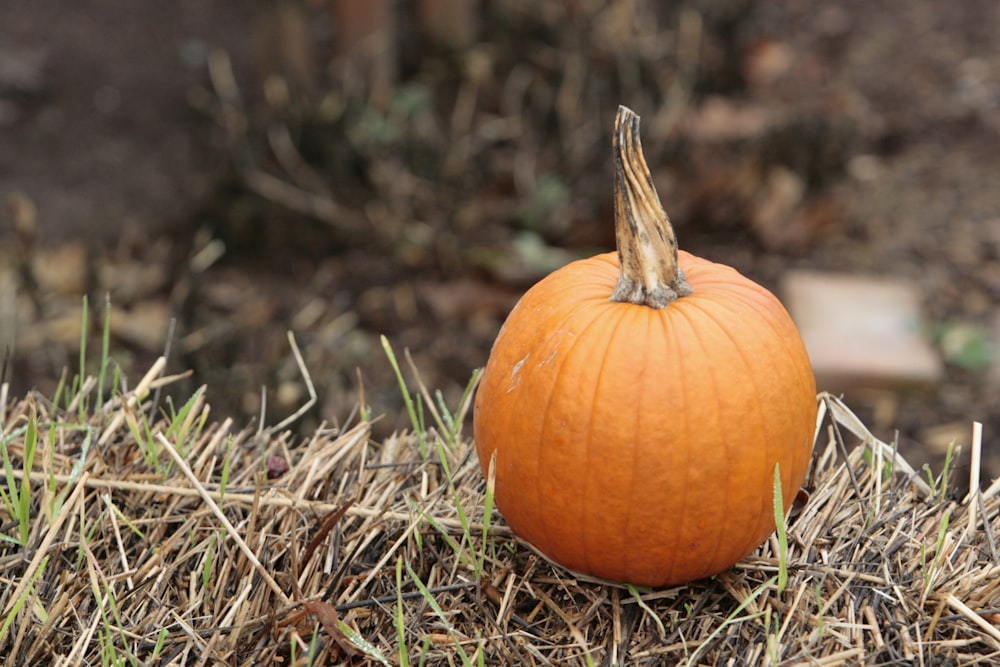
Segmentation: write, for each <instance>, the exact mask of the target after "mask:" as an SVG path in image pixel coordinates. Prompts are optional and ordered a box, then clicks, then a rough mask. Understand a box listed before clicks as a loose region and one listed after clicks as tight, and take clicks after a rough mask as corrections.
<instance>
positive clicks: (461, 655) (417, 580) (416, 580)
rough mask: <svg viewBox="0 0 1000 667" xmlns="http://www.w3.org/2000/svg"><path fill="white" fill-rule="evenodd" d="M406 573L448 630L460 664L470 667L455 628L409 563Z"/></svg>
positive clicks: (470, 659)
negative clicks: (460, 661)
mask: <svg viewBox="0 0 1000 667" xmlns="http://www.w3.org/2000/svg"><path fill="white" fill-rule="evenodd" d="M406 573H407V574H408V575H409V577H410V580H411V581H413V585H414V586H416V587H417V590H419V591H420V595H422V596H423V598H424V600H425V601H426V602H427V604H428V606H430V608H431V609H432V610H433V611H434V613H435V614H436V615H437V617H438V619H440V621H441V623H442V624H444V627H445V628H446V629H447V630H448V635H449V636H450V637H451V640H452V641H453V642H454V643H455V648H457V649H458V657H459V658H461V659H462V664H463V665H465V666H466V667H472V658H470V657H469V654H468V653H466V652H465V649H464V648H462V644H461V643H460V642H459V641H458V637H456V636H455V628H454V626H453V625H452V624H451V621H449V620H448V616H447V615H446V614H445V613H444V610H443V609H441V605H440V604H438V601H437V600H436V599H434V595H433V594H432V593H431V592H430V590H429V589H428V588H427V586H425V585H424V582H422V581H421V580H420V577H418V576H417V573H416V572H414V571H413V568H411V567H410V564H409V563H407V564H406Z"/></svg>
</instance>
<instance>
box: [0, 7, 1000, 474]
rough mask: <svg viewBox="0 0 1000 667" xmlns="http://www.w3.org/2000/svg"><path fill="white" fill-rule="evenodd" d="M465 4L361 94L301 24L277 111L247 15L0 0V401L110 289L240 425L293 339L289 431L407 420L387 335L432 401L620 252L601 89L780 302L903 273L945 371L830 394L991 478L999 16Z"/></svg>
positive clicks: (688, 234) (698, 249) (994, 12)
mask: <svg viewBox="0 0 1000 667" xmlns="http://www.w3.org/2000/svg"><path fill="white" fill-rule="evenodd" d="M314 4H319V3H314ZM400 4H401V6H407V7H409V6H410V4H411V3H405V2H404V3H400ZM480 4H481V14H480V24H479V26H478V33H479V39H478V40H477V42H476V43H475V44H473V45H472V46H471V47H469V48H466V49H461V50H459V51H455V50H449V49H447V48H444V47H442V46H441V45H439V44H435V43H434V42H433V40H432V39H430V38H429V37H427V36H426V35H421V34H416V35H413V34H409V33H405V34H401V36H400V44H401V47H400V50H399V54H400V55H399V67H398V75H397V78H396V87H395V88H394V90H393V94H392V98H391V101H390V102H388V103H382V104H379V103H376V102H375V101H373V98H372V91H371V90H368V89H366V87H365V84H364V81H363V77H361V79H362V81H361V83H359V82H358V76H357V73H354V74H353V75H352V73H351V72H350V70H349V69H347V68H345V66H344V63H343V61H341V60H338V59H337V58H335V57H334V55H333V54H334V52H335V45H336V40H337V39H338V35H337V33H336V25H335V24H331V22H330V18H329V15H328V14H327V13H326V12H325V11H323V10H322V9H321V8H317V7H312V6H311V7H310V9H308V10H307V11H306V13H305V17H306V18H307V23H306V25H307V26H308V28H309V32H308V33H307V34H308V37H309V39H310V40H311V46H312V47H313V50H312V51H311V52H310V54H311V56H312V57H314V58H315V62H316V64H317V67H316V69H315V80H313V81H312V82H301V81H300V82H299V83H302V84H308V85H302V86H300V87H301V88H305V89H309V88H313V89H312V90H306V91H305V92H301V93H300V92H297V91H296V89H295V86H291V88H290V90H291V91H292V92H291V93H289V94H288V95H285V94H284V93H283V92H282V91H284V90H286V89H284V88H281V86H278V87H275V86H274V80H273V79H272V80H271V82H270V83H271V87H270V88H269V87H268V86H266V85H264V84H263V83H262V78H261V76H260V73H261V71H262V70H264V69H266V67H265V66H264V65H267V64H271V65H273V63H265V64H264V65H262V63H261V57H260V56H259V54H260V53H261V52H262V50H261V48H259V47H260V44H261V40H262V35H263V34H265V33H268V29H267V28H262V27H261V23H260V21H259V20H257V19H259V16H255V15H254V11H262V10H261V9H260V8H261V7H262V6H263V3H258V4H257V5H251V4H250V3H245V2H242V1H239V0H220V1H218V2H213V3H204V2H196V1H195V0H178V1H173V0H171V1H167V0H156V1H151V2H145V3H141V4H137V3H130V2H125V1H123V0H80V1H79V2H74V3H63V2H58V1H57V0H30V1H29V0H15V1H14V2H13V3H12V5H11V6H8V7H7V9H6V11H5V18H4V21H2V22H0V194H2V195H3V196H4V197H12V196H13V197H14V199H13V200H12V202H13V203H12V204H11V207H9V209H8V215H7V216H6V217H5V219H4V225H3V227H2V232H0V234H2V236H0V239H2V242H3V246H2V248H0V257H2V259H3V261H4V263H5V266H6V269H7V272H6V276H7V277H6V278H5V279H4V280H5V284H0V292H3V293H4V294H6V296H3V295H0V315H4V316H5V317H6V320H3V322H4V323H3V324H2V326H0V341H6V343H5V344H7V345H11V344H12V343H13V346H12V349H13V350H14V355H13V363H12V364H11V365H10V368H9V369H8V371H7V372H8V376H9V378H10V379H11V380H12V381H13V383H14V387H15V388H16V389H17V390H18V391H24V390H26V389H27V388H29V387H32V386H34V387H38V388H39V389H41V390H42V391H51V390H52V387H54V385H55V382H56V381H57V380H58V378H59V377H60V374H61V372H62V371H63V369H64V368H67V367H68V368H69V369H70V372H73V371H74V369H76V368H77V367H78V365H77V364H78V362H77V361H76V354H77V353H76V351H75V350H74V346H76V345H77V343H78V341H79V322H80V321H81V320H80V317H81V309H80V302H79V297H80V295H81V294H83V293H87V294H89V295H90V303H91V306H92V309H91V310H92V312H91V323H92V324H93V326H92V327H91V342H92V346H93V344H94V343H93V340H94V338H93V337H94V336H95V335H97V333H98V332H99V331H100V323H101V317H102V316H103V312H104V308H103V304H104V300H105V295H107V296H108V297H109V298H110V301H111V304H112V313H113V318H112V332H113V341H112V349H114V350H116V351H120V352H119V353H118V355H117V358H118V360H119V362H120V363H122V365H123V366H124V367H125V368H126V369H135V368H137V367H138V368H139V369H140V370H138V371H136V372H134V373H132V375H133V377H138V375H141V372H142V370H144V365H148V363H149V362H150V361H151V360H152V358H154V357H155V356H156V355H158V354H160V353H162V351H163V349H164V346H165V344H166V341H167V339H168V336H167V331H168V326H169V322H170V321H171V319H172V318H173V319H174V321H175V325H174V328H173V335H172V336H171V337H170V338H169V340H170V342H171V346H170V367H171V370H172V371H175V372H180V371H183V370H186V369H190V370H192V371H193V376H192V379H191V382H190V385H191V386H192V387H193V386H196V385H200V384H207V385H208V386H209V391H210V394H211V395H212V396H213V404H214V405H216V406H217V407H219V408H221V409H222V410H225V411H227V412H228V413H229V414H232V415H235V416H236V417H237V419H238V421H244V422H249V421H250V420H251V419H253V418H254V415H255V414H256V413H257V412H258V411H259V410H260V409H261V398H260V388H261V387H262V386H264V387H267V388H268V398H267V414H268V416H269V418H275V419H276V418H278V417H280V416H282V415H285V414H288V413H289V412H290V411H292V410H293V409H294V406H295V405H297V404H298V402H300V401H301V400H302V398H303V390H302V389H301V383H300V382H299V378H298V375H297V372H296V368H295V364H294V361H293V360H292V357H291V355H290V353H289V349H288V342H287V338H286V332H287V331H288V330H292V331H294V332H295V334H296V336H297V340H298V342H299V344H300V345H301V346H302V348H303V353H304V355H305V357H306V361H307V365H308V367H309V368H310V371H311V373H312V375H313V379H314V381H315V382H316V385H317V389H318V390H319V394H320V401H321V403H320V406H319V408H318V410H316V411H315V412H314V413H313V417H312V418H311V419H312V420H313V421H309V420H307V421H306V422H305V423H304V427H308V426H310V425H315V420H319V419H323V420H327V421H334V422H337V421H340V420H343V419H345V418H346V416H347V414H349V413H350V411H351V410H352V409H353V408H354V407H355V406H356V405H357V403H358V401H359V400H363V401H364V402H365V403H366V404H370V405H371V406H372V408H373V409H374V411H375V412H376V413H381V412H384V413H386V414H387V417H386V418H385V419H384V420H383V422H382V423H381V425H380V428H382V429H383V430H384V432H388V431H390V430H391V429H393V428H397V427H401V426H403V425H405V423H406V421H405V418H403V417H400V418H398V419H397V418H396V417H395V415H397V414H399V415H401V414H402V411H401V410H399V407H400V401H399V396H398V391H397V390H396V389H395V388H394V379H393V377H392V374H391V371H390V369H389V367H388V364H387V363H386V361H385V357H384V355H383V352H382V348H381V345H380V342H379V338H378V336H379V335H380V334H383V333H384V334H385V335H387V336H388V337H389V339H390V341H391V342H392V344H393V346H394V347H395V349H396V350H397V352H400V353H401V352H402V350H403V349H404V348H408V349H409V350H411V352H412V355H413V359H414V362H415V364H416V366H417V367H419V368H420V370H421V372H422V374H423V376H424V379H425V381H426V382H427V383H428V384H429V385H430V386H433V387H440V388H441V389H442V392H443V396H444V398H445V400H446V401H449V402H451V403H452V404H453V402H454V401H455V400H456V397H457V396H458V395H459V394H460V393H461V390H462V388H463V387H464V384H465V382H466V381H467V379H468V377H469V375H470V373H471V370H472V369H473V368H475V367H478V366H481V365H482V364H484V363H485V360H486V355H487V353H488V350H489V345H490V343H491V342H492V340H493V338H494V336H495V335H496V331H497V329H498V328H499V326H500V323H501V322H502V319H503V316H504V315H505V314H506V312H507V310H508V309H509V308H510V307H511V305H512V304H513V303H514V301H515V300H516V298H517V296H518V294H520V293H521V292H522V291H523V290H524V289H525V288H526V287H527V286H528V285H530V284H531V283H532V282H533V281H534V280H535V279H537V278H538V277H540V276H541V275H543V274H544V273H545V272H547V271H548V270H550V269H551V268H554V267H555V266H558V265H559V264H561V263H563V262H565V261H566V260H567V259H570V258H572V257H576V256H581V255H587V254H591V253H593V252H595V251H597V250H601V251H604V250H608V249H611V248H612V247H613V237H612V234H611V226H610V220H611V218H610V210H611V209H610V203H611V202H610V189H611V181H610V168H611V165H610V160H609V159H608V158H609V156H610V150H609V148H608V146H609V139H608V137H609V132H610V126H611V119H612V117H613V114H614V111H615V108H616V106H617V104H618V103H626V104H628V105H629V106H631V107H633V108H635V109H636V110H637V111H638V112H639V113H640V115H642V116H643V123H644V129H645V131H646V135H645V137H644V141H645V148H646V154H647V158H648V160H649V162H650V163H651V164H652V165H655V166H654V171H655V173H654V177H655V178H656V180H657V183H658V187H659V188H660V194H661V197H662V198H663V200H664V203H665V204H666V206H667V209H668V210H669V211H670V213H671V216H672V218H673V219H674V221H675V224H676V227H677V231H678V235H679V237H680V241H681V244H682V246H683V247H685V248H686V249H688V250H690V251H692V252H694V253H696V254H699V255H703V256H707V257H710V258H711V259H713V260H715V261H721V262H724V263H728V264H731V265H733V266H735V267H736V268H738V269H739V270H740V271H741V272H743V273H745V274H747V275H749V276H751V277H753V278H754V279H755V280H758V281H759V282H762V283H763V284H765V285H768V286H771V287H776V286H777V285H778V283H779V280H780V277H781V275H782V272H783V271H784V270H786V269H787V268H790V267H803V268H804V267H810V268H816V269H831V270H841V271H851V272H865V273H875V274H880V275H892V276H901V277H905V278H909V279H912V280H914V281H916V282H917V284H918V285H919V286H920V289H921V293H922V295H923V299H924V301H923V307H924V312H925V315H926V318H927V327H928V331H929V332H930V333H931V335H932V336H933V337H934V340H935V341H936V343H937V344H938V345H939V349H940V350H941V353H942V355H943V357H944V358H945V360H946V362H947V378H946V380H945V381H944V382H943V383H942V384H941V385H940V386H938V387H936V388H933V389H931V390H926V391H920V392H912V391H891V392H886V391H881V390H880V391H870V390H861V389H859V390H858V391H856V392H853V393H851V392H848V394H847V395H846V400H847V402H848V403H849V404H851V405H852V406H853V407H855V408H856V409H858V411H859V412H860V413H861V414H863V415H865V416H866V418H867V419H868V421H869V423H870V424H871V425H872V426H873V427H874V428H875V429H876V430H877V432H879V433H880V435H883V436H887V437H891V435H892V432H893V430H895V429H898V430H899V432H900V443H901V447H902V448H904V449H905V450H907V451H908V452H912V453H913V455H912V458H914V459H915V460H916V462H917V463H920V462H923V461H934V462H935V465H938V464H939V462H940V460H941V457H942V454H943V450H944V447H945V446H946V445H947V443H948V442H949V441H951V440H952V439H953V438H958V439H959V440H960V441H965V442H967V440H968V433H969V430H970V422H971V420H973V419H977V420H980V421H983V422H984V423H985V425H986V434H987V435H986V446H987V448H988V449H987V453H988V458H989V460H990V465H991V466H992V467H991V468H990V470H991V472H992V474H993V475H996V474H1000V451H998V449H1000V447H998V445H997V442H998V441H997V438H996V435H995V434H996V433H997V432H998V431H1000V404H998V402H997V400H996V398H995V395H996V390H997V386H998V384H1000V383H998V382H997V381H996V379H995V378H994V379H993V380H991V379H990V370H989V369H990V359H989V355H988V353H989V348H988V342H989V333H988V332H989V327H990V326H991V323H992V322H993V320H995V319H996V318H997V312H998V303H1000V189H998V188H996V187H995V184H994V181H995V174H997V173H1000V151H997V150H996V146H997V145H998V138H1000V137H998V131H1000V44H998V43H997V42H996V40H995V30H994V27H995V26H996V25H997V23H998V21H1000V6H998V5H996V4H995V3H992V2H988V1H986V0H980V1H970V2H964V3H959V4H949V5H945V4H943V3H937V2H933V1H932V0H918V1H915V2H909V3H905V4H902V3H898V4H896V5H893V7H892V8H891V9H890V8H889V7H888V6H886V5H879V4H873V3H865V2H860V1H852V2H842V3H837V4H836V5H835V6H832V5H829V4H828V3H820V2H797V1H792V0H781V1H779V2H772V3H760V4H758V3H752V2H738V1H735V0H716V1H714V2H712V1H708V0H704V1H701V2H688V3H662V6H660V5H656V6H655V8H654V7H653V6H651V3H643V2H635V3H632V2H556V1H555V0H552V1H550V2H543V3H525V2H519V1H517V0H506V1H501V0H494V1H492V2H482V3H480ZM255 21H256V22H255ZM289 39H290V38H289ZM255 54H257V55H255ZM223 56H225V57H223ZM345 72H346V73H345ZM229 73H231V74H232V81H231V83H232V84H234V85H229V79H228V78H227V75H228V74H229ZM293 78H294V77H293ZM292 83H295V82H294V81H293V82H292ZM276 100H277V101H276ZM33 210H34V211H35V212H34V213H33V212H32V211H33ZM32 220H34V221H35V222H36V226H35V227H34V228H33V229H34V231H33V232H32V231H31V229H27V230H25V229H24V226H25V225H27V226H28V227H31V225H30V224H29V223H30V222H31V221H32ZM18 224H21V226H22V229H21V231H20V232H18V231H17V230H18ZM15 286H16V290H15ZM4 290H6V291H5V292H4ZM15 292H16V294H17V296H13V295H14V294H15ZM4 304H6V306H5V305H4ZM3 308H6V310H2V309H3ZM12 322H15V323H16V324H13V325H12V324H11V323H12ZM91 356H92V357H93V354H92V355H91ZM994 363H995V362H994ZM133 381H134V380H133Z"/></svg>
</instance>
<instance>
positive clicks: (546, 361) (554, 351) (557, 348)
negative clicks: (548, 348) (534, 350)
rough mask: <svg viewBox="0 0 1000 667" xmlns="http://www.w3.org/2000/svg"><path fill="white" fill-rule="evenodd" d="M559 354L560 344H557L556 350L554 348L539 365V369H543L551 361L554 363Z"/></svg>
mask: <svg viewBox="0 0 1000 667" xmlns="http://www.w3.org/2000/svg"><path fill="white" fill-rule="evenodd" d="M557 354H559V345H558V344H556V346H555V347H554V348H552V352H550V353H549V356H547V357H545V359H544V360H542V363H540V364H538V367H539V368H541V367H542V366H544V365H545V364H547V363H549V362H550V361H552V360H553V359H555V358H556V355H557ZM525 359H527V357H525Z"/></svg>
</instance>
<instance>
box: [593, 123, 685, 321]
mask: <svg viewBox="0 0 1000 667" xmlns="http://www.w3.org/2000/svg"><path fill="white" fill-rule="evenodd" d="M612 143H613V147H614V154H615V156H614V157H615V238H616V240H617V242H618V265H619V267H620V268H621V275H620V276H619V278H618V284H617V285H615V291H614V293H612V295H611V300H612V301H618V302H621V303H634V304H641V305H645V306H649V307H650V308H663V307H664V306H667V305H669V304H670V303H671V302H673V301H676V300H677V299H678V298H680V297H682V296H687V295H688V294H690V293H691V292H692V289H691V286H690V285H688V283H687V281H686V280H685V278H684V272H683V271H682V270H681V268H680V266H679V265H678V264H677V237H676V236H674V228H673V227H672V226H671V225H670V220H669V219H668V218H667V212H666V211H665V210H663V204H661V203H660V196H659V195H657V194H656V188H655V187H654V186H653V177H652V176H650V174H649V167H648V166H646V158H645V157H643V154H642V144H641V143H640V141H639V116H637V115H636V114H635V112H633V111H632V110H631V109H629V108H627V107H623V106H620V107H618V114H617V115H616V116H615V134H614V139H613V141H612Z"/></svg>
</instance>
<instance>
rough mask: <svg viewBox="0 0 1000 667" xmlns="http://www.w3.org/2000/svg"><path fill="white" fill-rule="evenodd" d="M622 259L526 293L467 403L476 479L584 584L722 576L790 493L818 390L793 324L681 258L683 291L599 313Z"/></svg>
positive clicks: (762, 295) (601, 260) (743, 288)
mask: <svg viewBox="0 0 1000 667" xmlns="http://www.w3.org/2000/svg"><path fill="white" fill-rule="evenodd" d="M617 260H618V258H617V255H616V253H613V252H612V253H607V254H603V255H598V256H596V257H592V258H590V259H585V260H581V261H577V262H573V263H571V264H568V265H567V266H565V267H563V268H562V269H559V270H557V271H555V272H554V273H552V274H550V275H549V276H548V277H546V278H544V279H543V280H542V281H540V282H539V283H537V284H536V285H535V286H534V287H532V288H531V289H530V290H529V291H528V292H527V293H526V294H525V295H524V296H523V297H522V298H521V300H520V301H519V302H518V304H517V305H516V306H515V308H514V309H513V311H512V312H511V313H510V315H509V316H508V318H507V321H506V322H505V324H504V326H503V328H502V329H501V331H500V334H499V336H498V337H497V340H496V342H495V343H494V346H493V350H492V352H491V354H490V358H489V362H488V363H487V365H486V369H485V371H484V373H483V376H482V380H481V383H480V386H479V389H478V393H477V395H476V402H475V409H474V435H475V443H476V448H477V453H478V455H479V460H480V463H481V465H482V467H483V470H484V474H485V473H486V472H487V468H488V466H489V463H490V460H491V457H492V456H493V455H494V453H495V454H496V466H495V475H496V480H495V487H494V488H495V502H496V506H497V508H498V509H499V510H500V512H501V513H502V515H503V516H504V518H505V519H506V521H507V523H508V525H509V526H510V527H511V529H512V530H513V531H514V532H515V533H516V534H517V535H518V536H519V537H521V538H522V539H524V540H526V541H527V542H529V543H530V544H532V545H534V546H535V547H536V548H537V549H538V550H539V551H541V552H542V553H543V554H544V555H546V556H547V557H548V558H550V559H551V560H553V561H555V562H557V563H559V564H561V565H563V566H565V567H567V568H569V569H571V570H574V571H577V572H580V573H583V574H587V575H591V576H594V577H599V578H603V579H610V580H614V581H621V582H629V583H633V584H638V585H644V586H663V585H670V584H681V583H687V582H690V581H694V580H696V579H700V578H703V577H706V576H709V575H713V574H716V573H718V572H721V571H723V570H725V569H727V568H729V567H730V566H732V565H733V564H735V563H736V562H737V561H739V560H740V559H741V558H743V557H745V556H746V555H747V554H749V553H750V552H751V551H752V550H753V549H755V548H756V547H757V546H758V545H760V544H761V542H763V541H764V540H765V539H766V538H767V536H768V535H769V534H770V533H771V532H773V531H774V529H775V525H774V506H773V499H772V497H773V488H774V467H775V464H778V465H779V466H780V474H781V489H782V497H783V498H784V502H785V510H787V509H788V506H789V505H790V504H791V502H792V500H793V499H794V497H795V494H796V491H797V490H798V488H799V486H800V485H801V484H802V482H803V480H804V478H805V475H806V470H807V468H808V465H809V458H810V453H811V450H812V442H813V436H814V430H815V427H816V412H817V404H816V386H815V379H814V376H813V373H812V369H811V366H810V363H809V358H808V355H807V353H806V350H805V346H804V345H803V343H802V339H801V337H800V336H799V333H798V330H797V329H796V327H795V325H794V323H793V322H792V320H791V317H790V316H789V315H788V313H787V312H786V311H785V309H784V307H783V306H782V305H781V303H780V302H779V301H778V300H777V299H776V298H775V297H774V296H773V295H772V294H771V293H770V292H768V291H767V290H766V289H764V288H763V287H761V286H759V285H757V284H756V283H754V282H752V281H751V280H749V279H747V278H745V277H744V276H742V275H740V274H739V273H738V272H737V271H736V270H734V269H732V268H730V267H727V266H724V265H721V264H715V263H713V262H710V261H707V260H704V259H700V258H698V257H695V256H693V255H691V254H689V253H686V252H683V251H679V253H678V265H679V266H680V269H681V270H682V271H683V272H684V274H686V277H687V282H688V284H689V285H690V286H691V287H692V288H693V293H692V294H690V295H688V296H685V297H683V298H680V299H677V300H676V301H674V302H673V303H670V304H669V305H668V306H666V307H664V308H660V309H656V308H650V307H647V306H644V305H637V304H632V303H617V302H613V301H611V300H609V298H608V297H609V295H610V294H611V292H612V290H614V288H615V284H616V282H617V281H618V278H619V273H620V270H619V265H618V261H617Z"/></svg>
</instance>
